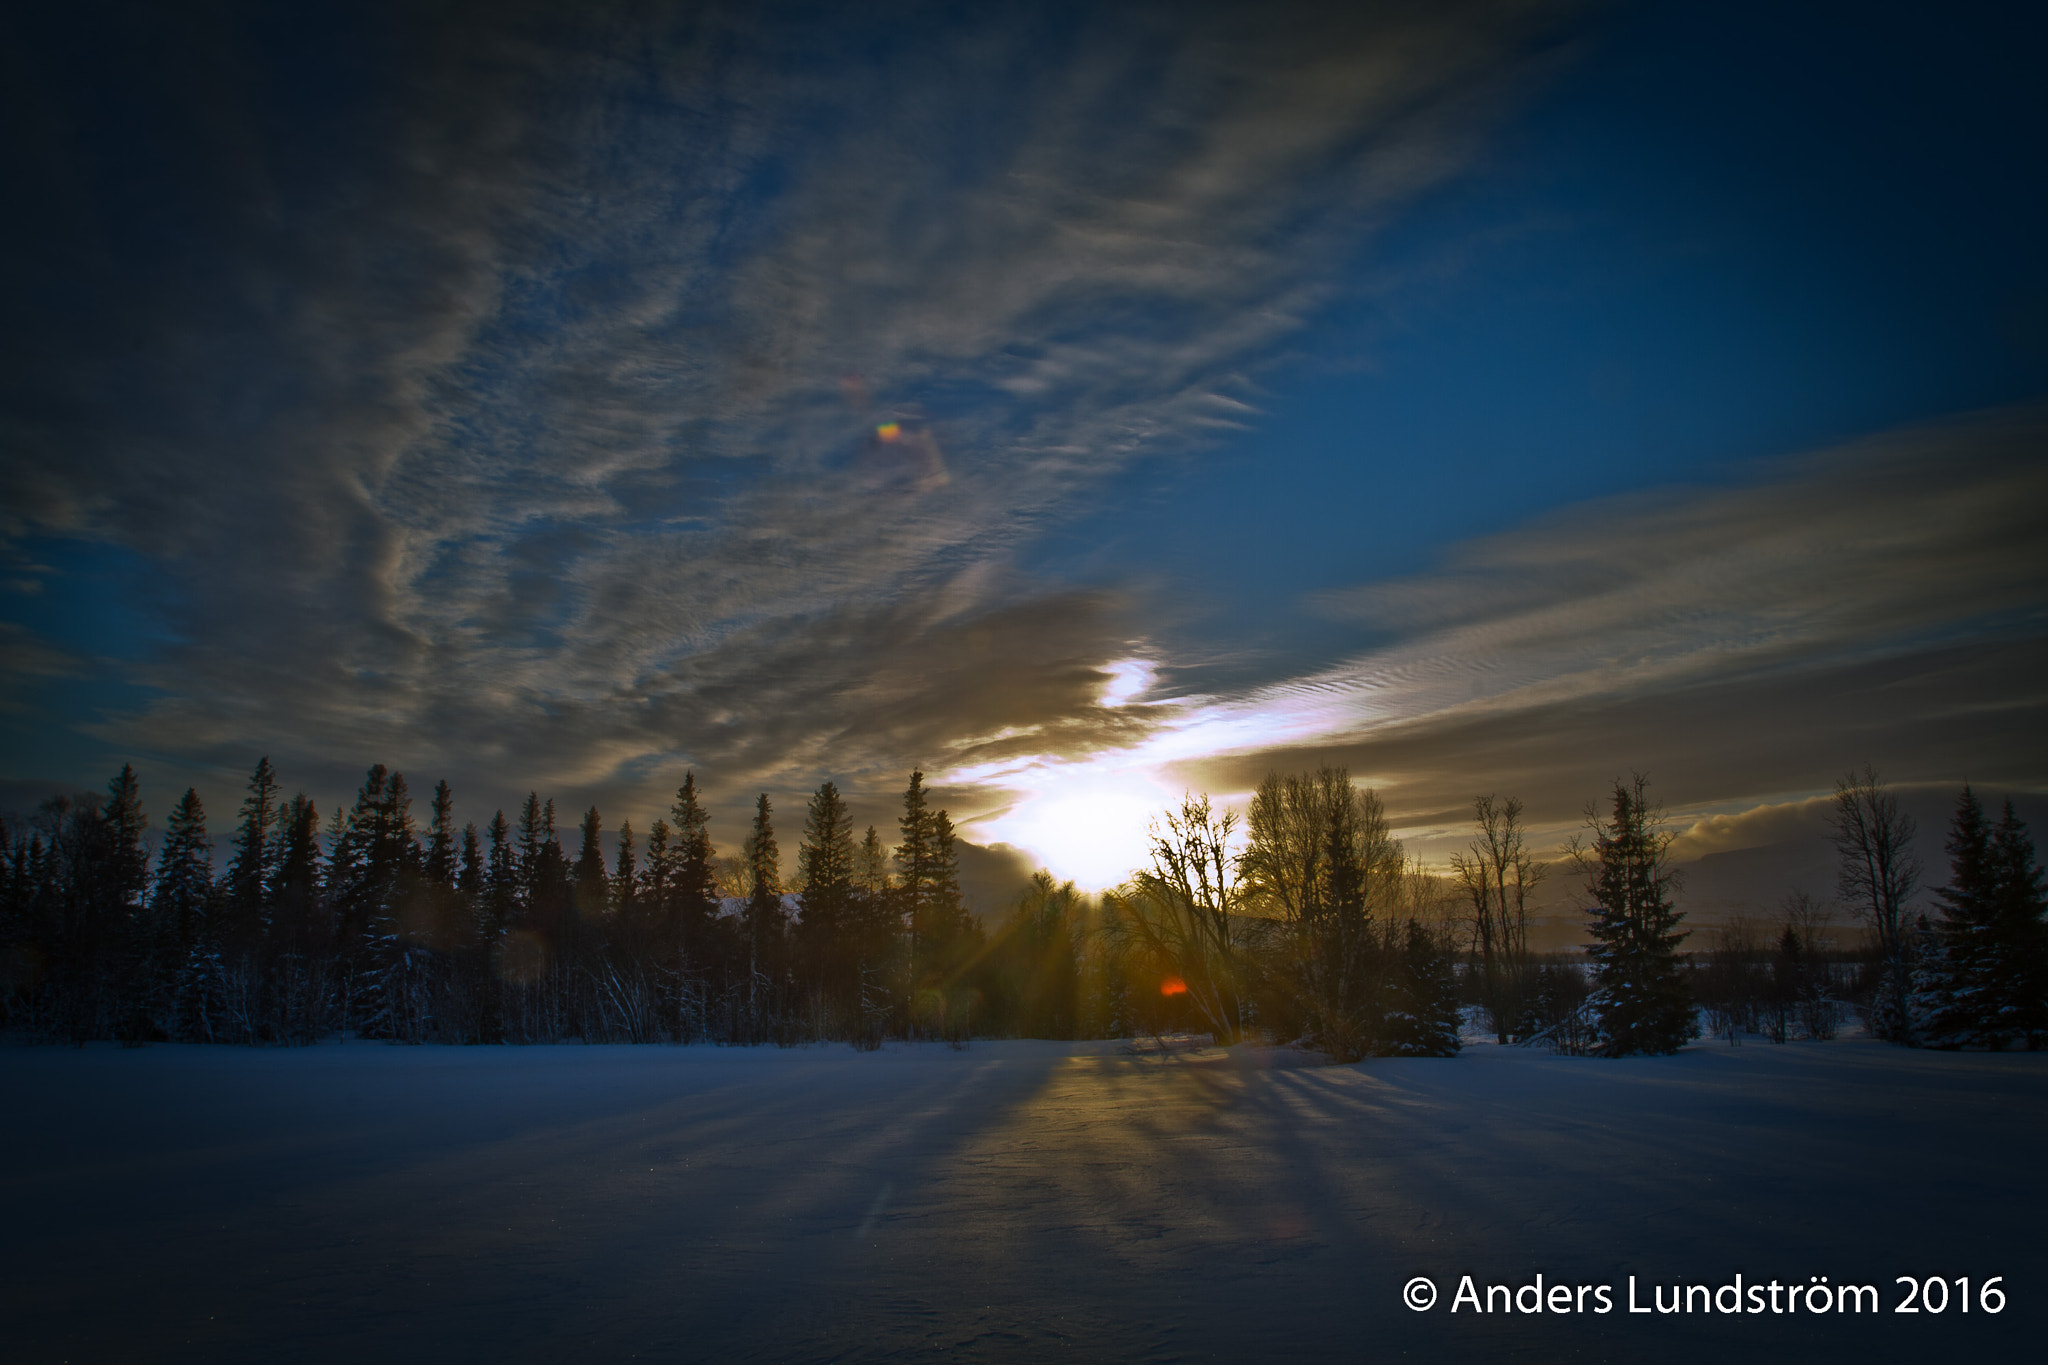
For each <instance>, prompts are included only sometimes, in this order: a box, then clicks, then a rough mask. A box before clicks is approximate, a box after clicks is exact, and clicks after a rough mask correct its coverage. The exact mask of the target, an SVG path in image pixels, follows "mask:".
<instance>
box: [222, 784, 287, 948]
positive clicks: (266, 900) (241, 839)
mask: <svg viewBox="0 0 2048 1365" xmlns="http://www.w3.org/2000/svg"><path fill="white" fill-rule="evenodd" d="M277 791H278V787H277V772H276V770H275V769H273V768H272V767H271V766H270V759H269V757H268V755H266V756H265V757H263V758H261V759H258V760H257V763H256V771H255V772H253V773H251V774H250V776H249V787H248V793H249V794H248V795H247V796H245V797H243V798H242V815H241V822H240V824H239V825H238V826H237V827H236V830H235V852H234V857H233V858H232V859H231V860H230V861H229V863H228V870H227V875H226V877H225V878H223V881H224V883H225V885H224V886H223V888H222V890H223V896H222V900H223V911H224V922H223V923H222V925H221V935H220V936H221V942H222V943H223V944H225V945H226V946H227V947H228V948H230V949H231V950H232V951H235V952H247V951H248V950H249V949H251V948H253V947H254V946H255V945H256V944H257V943H258V942H259V941H260V940H261V939H262V937H263V935H264V931H265V929H266V927H267V924H268V921H269V918H270V888H271V876H272V872H273V870H274V868H275V865H276V860H277V854H278V848H277V829H276V826H277V823H278V821H279V820H280V819H282V818H283V811H282V810H281V809H280V808H279V806H278V803H277Z"/></svg>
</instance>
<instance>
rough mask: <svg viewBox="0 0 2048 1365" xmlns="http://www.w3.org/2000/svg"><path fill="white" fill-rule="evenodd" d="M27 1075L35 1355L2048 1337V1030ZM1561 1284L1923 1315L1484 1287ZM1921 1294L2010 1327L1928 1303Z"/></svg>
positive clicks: (1975, 1352)
mask: <svg viewBox="0 0 2048 1365" xmlns="http://www.w3.org/2000/svg"><path fill="white" fill-rule="evenodd" d="M0 1084H4V1087H5V1094H6V1096H7V1104H6V1113H7V1118H6V1121H5V1124H4V1138H0V1143H4V1158H5V1164H4V1167H0V1169H4V1171H5V1172H6V1174H5V1177H4V1181H5V1183H4V1188H0V1195H4V1198H5V1201H6V1205H5V1206H6V1208H7V1210H8V1216H7V1218H6V1219H5V1220H4V1222H0V1228H4V1231H0V1285H4V1288H0V1293H4V1295H5V1298H4V1312H0V1319H4V1330H5V1338H6V1340H7V1349H6V1351H5V1355H6V1357H7V1359H9V1360H10V1361H15V1362H35V1361H46V1360H47V1361H60V1360H69V1361H87V1360H123V1361H141V1360H151V1361H188V1360H189V1361H200V1360H204V1361H251V1362H256V1361H262V1362H270V1361H278V1360H300V1361H347V1362H365V1361H369V1362H389V1361H410V1360H450V1361H455V1360H465V1361H466V1360H491V1361H564V1360H624V1359H628V1358H640V1359H651V1360H678V1361H698V1360H701V1361H721V1362H724V1361H756V1360H758V1361H877V1360H897V1359H908V1360H914V1359H935V1358H940V1357H942V1356H943V1357H946V1358H951V1359H966V1360H979V1359H989V1360H997V1359H1000V1360H1016V1361H1040V1360H1102V1361H1174V1360H1225V1361H1268V1360H1304V1361H1309V1360H1313V1361H1334V1360H1349V1361H1363V1360H1381V1359H1389V1358H1395V1357H1399V1356H1401V1355H1402V1354H1404V1353H1405V1354H1407V1355H1409V1356H1411V1357H1415V1358H1431V1359H1448V1360H1463V1359H1505V1358H1513V1359H1526V1360H1556V1359H1577V1358H1586V1359H1602V1358H1610V1359H1659V1360H1700V1361H1707V1360H1712V1361H1716V1362H1725V1361H1727V1360H1731V1359H1791V1358H1794V1357H1801V1358H1807V1359H1813V1360H1838V1359H1839V1360H1854V1361H1857V1362H1859V1365H1860V1363H1861V1362H1868V1361H1882V1360H1894V1359H1896V1360H1924V1359H1936V1358H1947V1359H1963V1360H1999V1359H2007V1360H2009V1359H2020V1358H2030V1352H2028V1351H2026V1350H2024V1349H2022V1343H2024V1342H2027V1341H2029V1340H2038V1338H2039V1335H2040V1332H2041V1329H2042V1328H2043V1326H2044V1325H2048V1313H2044V1311H2043V1308H2042V1304H2043V1299H2044V1296H2048V1282H2044V1275H2043V1271H2044V1269H2048V1262H2044V1253H2043V1251H2042V1239H2041V1236H2040V1231H2041V1229H2040V1223H2041V1218H2042V1215H2043V1213H2044V1212H2048V1197H2044V1195H2048V1177H2044V1174H2043V1164H2042V1162H2041V1159H2040V1152H2039V1147H2038V1138H2039V1135H2040V1134H2041V1133H2042V1132H2044V1131H2048V1054H1931V1053H1919V1052H1910V1051H1906V1050H1904V1049H1899V1048H1893V1047H1888V1046H1885V1045H1882V1044H1879V1043H1874V1042H1869V1041H1863V1040H1847V1041H1840V1042H1834V1043H1826V1044H1793V1045H1789V1046H1784V1047H1767V1046H1761V1045H1751V1046H1746V1047H1741V1048H1729V1047H1727V1046H1725V1045H1722V1046H1719V1047H1715V1046H1710V1045H1697V1046H1694V1047H1690V1048H1687V1049H1685V1050H1684V1051H1682V1052H1680V1053H1679V1054H1677V1055H1675V1056H1670V1057H1656V1058H1634V1059H1628V1060H1623V1061H1606V1060H1597V1059H1590V1058H1567V1057H1556V1056H1550V1055H1547V1054H1542V1053H1535V1052H1530V1051H1526V1050H1522V1049H1516V1048H1493V1047H1487V1048H1475V1049H1473V1050H1472V1051H1471V1052H1469V1053H1467V1054H1466V1055H1465V1056H1463V1057H1459V1058H1451V1059H1427V1058H1413V1059H1400V1060H1375V1061H1368V1062H1364V1063H1361V1064H1359V1065H1355V1066H1325V1065H1319V1064H1318V1059H1316V1058H1315V1057H1313V1056H1309V1055H1305V1054H1301V1053H1294V1052H1289V1051H1286V1050H1274V1049H1256V1048H1250V1047H1242V1048H1237V1049H1232V1050H1230V1051H1228V1052H1224V1051H1219V1050H1216V1049H1214V1048H1207V1047H1197V1046H1195V1045H1194V1044H1193V1043H1192V1042H1190V1043H1187V1044H1184V1045H1183V1046H1181V1047H1179V1048H1172V1047H1169V1048H1168V1049H1167V1050H1165V1051H1164V1052H1162V1051H1160V1050H1159V1049H1157V1048H1156V1047H1149V1046H1148V1047H1147V1048H1146V1049H1141V1050H1135V1051H1134V1050H1132V1049H1129V1048H1127V1047H1124V1046H1123V1045H1119V1044H1114V1043H1042V1042H998V1043H976V1044H974V1045H973V1046H972V1047H971V1048H968V1049H967V1050H965V1051H954V1050H952V1049H949V1048H946V1047H943V1046H924V1047H910V1046H901V1047H891V1048H887V1049H884V1050H883V1051H881V1052H878V1053H873V1054H859V1053H855V1052H852V1051H850V1050H848V1049H845V1048H843V1047H819V1048H810V1049H799V1050H791V1051H777V1050H773V1049H766V1048H757V1049H720V1048H709V1047H696V1048H676V1047H637V1048H635V1047H576V1046H564V1047H535V1048H467V1049H460V1048H441V1047H418V1048H405V1047H392V1046H382V1045H376V1044H357V1043H349V1044H343V1045H335V1044H329V1045H324V1046H321V1047H316V1048H311V1049H305V1050H293V1051H285V1050H281V1049H279V1050H267V1051H259V1050H246V1049H237V1048H227V1047H182V1046H159V1047H152V1048H146V1049H140V1050H122V1049H118V1048H113V1047H106V1048H97V1047H95V1048H87V1049H85V1050H83V1051H73V1050H67V1049H57V1048H8V1049H4V1050H0ZM1539 1271H1540V1272H1541V1273H1542V1274H1543V1276H1544V1282H1545V1284H1546V1285H1550V1284H1555V1283H1560V1282H1562V1283H1566V1284H1579V1283H1604V1284H1611V1285H1613V1286H1615V1292H1616V1295H1617V1298H1618V1297H1619V1295H1620V1294H1621V1293H1622V1292H1623V1291H1624V1289H1625V1286H1626V1283H1627V1276H1629V1275H1630V1274H1634V1275H1636V1276H1638V1277H1639V1282H1640V1284H1641V1286H1642V1293H1643V1295H1644V1296H1645V1298H1646V1299H1647V1295H1648V1291H1649V1286H1650V1285H1651V1284H1652V1283H1657V1284H1664V1285H1667V1286H1668V1285H1669V1284H1671V1283H1674V1282H1683V1283H1688V1284H1707V1285H1720V1284H1724V1283H1726V1282H1728V1281H1729V1280H1731V1279H1732V1277H1733V1276H1734V1275H1735V1274H1736V1273H1737V1272H1738V1271H1739V1272H1741V1273H1742V1274H1743V1276H1744V1278H1745V1282H1756V1281H1767V1280H1769V1279H1770V1278H1772V1277H1776V1278H1778V1279H1779V1280H1781V1281H1786V1282H1792V1281H1798V1282H1802V1283H1803V1282H1805V1281H1806V1280H1807V1278H1808V1277H1809V1276H1818V1275H1826V1276H1828V1277H1830V1280H1831V1282H1832V1283H1834V1284H1840V1283H1843V1282H1844V1281H1853V1282H1856V1283H1871V1284H1875V1285H1877V1286H1878V1288H1879V1292H1880V1294H1881V1296H1882V1299H1883V1303H1884V1306H1885V1309H1886V1310H1887V1311H1885V1312H1884V1313H1883V1314H1881V1315H1879V1316H1876V1317H1868V1316H1865V1317H1860V1318H1843V1317H1839V1316H1834V1317H1828V1318H1826V1319H1819V1320H1816V1319H1814V1318H1812V1317H1810V1316H1807V1315H1804V1314H1802V1315H1800V1316H1797V1317H1787V1316H1782V1315H1781V1316H1776V1317H1773V1316H1769V1315H1764V1316H1757V1317H1750V1316H1744V1317H1719V1316H1707V1315H1701V1314H1693V1315H1689V1316H1687V1315H1679V1316H1659V1315H1654V1314H1652V1315H1629V1314H1627V1313H1625V1312H1620V1311H1617V1312H1616V1313H1614V1314H1611V1315H1609V1316H1606V1317H1596V1316H1591V1315H1588V1316H1577V1315H1568V1316H1560V1315H1557V1314H1544V1315H1541V1316H1538V1315H1528V1316H1522V1315H1513V1314H1493V1315H1490V1316H1480V1315H1475V1314H1473V1313H1472V1312H1471V1311H1470V1310H1469V1309H1468V1310H1465V1311H1462V1312H1460V1313H1457V1314H1455V1315H1454V1314H1452V1313H1451V1312H1450V1303H1451V1298H1452V1294H1453V1292H1454V1291H1455V1288H1456V1285H1457V1282H1458V1278H1459V1277H1460V1276H1461V1275H1463V1274H1466V1273H1469V1274H1472V1275H1473V1276H1474V1277H1475V1279H1476V1281H1477V1282H1478V1284H1480V1285H1481V1286H1483V1285H1485V1284H1487V1283H1489V1282H1491V1283H1499V1284H1507V1285H1522V1284H1527V1283H1530V1282H1532V1281H1533V1279H1534V1277H1535V1275H1536V1274H1537V1273H1538V1272H1539ZM1414 1275H1428V1276H1430V1277H1432V1278H1433V1279H1435V1280H1436V1282H1437V1284H1438V1287H1439V1290H1440V1293H1441V1296H1442V1297H1441V1298H1440V1299H1439V1301H1438V1304H1437V1306H1436V1308H1435V1309H1434V1310H1432V1311H1430V1312H1427V1313H1416V1312H1412V1311H1410V1310H1409V1309H1408V1308H1406V1307H1405V1306H1403V1304H1402V1302H1401V1298H1400V1294H1401V1289H1402V1286H1403V1284H1404V1283H1405V1282H1406V1281H1407V1280H1408V1279H1409V1277H1410V1276H1414ZM1899 1275H1914V1276H1919V1277H1925V1276H1929V1275H1941V1276H1945V1277H1948V1278H1950V1280H1951V1281H1952V1280H1953V1278H1954V1277H1956V1276H1960V1275H1968V1276H1971V1277H1972V1280H1973V1283H1974V1282H1975V1281H1976V1280H1977V1279H1981V1278H1982V1277H1985V1276H1990V1275H2003V1276H2005V1277H2006V1278H2005V1282H2004V1285H2003V1288H2004V1289H2005V1291H2006V1293H2007V1296H2008V1307H2007V1308H2006V1310H2005V1312H2004V1313H2003V1314H2001V1315H1999V1316H1996V1317H1989V1316H1986V1315H1985V1314H1984V1313H1982V1312H1981V1311H1977V1312H1972V1313H1970V1314H1968V1315H1967V1316H1965V1315H1963V1314H1962V1313H1960V1312H1958V1311H1956V1310H1955V1309H1954V1308H1951V1309H1950V1311H1948V1312H1947V1313H1945V1314H1943V1315H1941V1316H1931V1315H1926V1314H1922V1315H1918V1316H1899V1315H1894V1314H1892V1313H1891V1312H1890V1311H1889V1309H1890V1307H1891V1306H1892V1305H1893V1304H1894V1303H1896V1302H1897V1301H1898V1298H1899V1296H1900V1293H1901V1292H1902V1291H1901V1290H1900V1289H1898V1288H1897V1287H1896V1286H1894V1284H1893V1279H1894V1277H1896V1276H1899Z"/></svg>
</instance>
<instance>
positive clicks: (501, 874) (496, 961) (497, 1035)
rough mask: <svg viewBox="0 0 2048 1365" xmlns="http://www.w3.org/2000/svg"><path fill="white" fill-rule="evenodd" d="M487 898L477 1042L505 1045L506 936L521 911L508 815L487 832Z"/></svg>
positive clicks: (480, 903)
mask: <svg viewBox="0 0 2048 1365" xmlns="http://www.w3.org/2000/svg"><path fill="white" fill-rule="evenodd" d="M485 837H486V839H487V841H488V852H487V853H486V855H485V859H484V885H483V894H482V895H481V896H480V897H478V899H477V908H478V915H477V921H478V922H477V942H478V954H477V956H478V959H479V968H480V970H479V973H478V980H479V990H480V991H481V998H480V999H479V1000H478V1002H477V1041H478V1042H480V1043H502V1042H504V1041H505V990H504V985H503V980H504V969H505V961H504V955H505V934H506V931H507V930H508V929H509V928H510V927H511V925H512V920H513V917H514V916H515V915H516V914H517V913H518V907H519V864H518V859H517V856H516V855H515V853H514V851H513V848H512V827H511V825H509V824H508V823H507V822H506V820H505V812H504V811H502V810H501V811H498V812H497V813H496V814H494V815H492V817H491V823H490V825H489V827H488V829H487V832H486V836H485Z"/></svg>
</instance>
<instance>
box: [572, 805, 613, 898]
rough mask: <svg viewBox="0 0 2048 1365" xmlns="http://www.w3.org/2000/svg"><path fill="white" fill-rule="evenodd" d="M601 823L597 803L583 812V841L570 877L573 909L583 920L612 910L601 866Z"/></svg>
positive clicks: (602, 866)
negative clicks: (572, 886) (574, 897)
mask: <svg viewBox="0 0 2048 1365" xmlns="http://www.w3.org/2000/svg"><path fill="white" fill-rule="evenodd" d="M602 833H603V824H602V821H601V819H600V817H599V816H598V813H597V807H596V806H592V807H591V808H590V809H589V810H587V811H585V812H584V813H583V825H582V835H583V842H582V843H581V844H580V845H579V846H578V847H577V850H576V863H575V866H574V867H572V868H571V869H570V870H569V877H570V880H571V882H572V883H573V885H574V886H575V894H576V913H577V914H578V915H579V916H580V917H581V918H583V919H584V920H595V919H602V918H604V917H605V916H606V915H608V914H610V913H611V903H612V887H611V879H610V878H609V877H608V876H606V875H605V870H604V844H603V842H602V837H601V836H602Z"/></svg>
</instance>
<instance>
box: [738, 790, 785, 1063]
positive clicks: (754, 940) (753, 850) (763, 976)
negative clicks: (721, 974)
mask: <svg viewBox="0 0 2048 1365" xmlns="http://www.w3.org/2000/svg"><path fill="white" fill-rule="evenodd" d="M770 814H771V811H770V808H769V804H768V793H766V792H762V793H761V796H760V799H759V800H758V801H756V802H755V803H754V822H753V825H752V826H751V827H750V828H749V829H748V831H747V840H746V843H745V844H744V845H743V846H742V852H741V857H742V858H743V859H744V860H745V863H746V888H747V899H746V905H745V907H744V909H743V910H742V911H741V927H742V931H743V932H744V933H745V934H746V940H747V1014H748V1020H749V1026H750V1028H751V1029H753V1030H761V1029H764V1028H766V1027H767V1026H768V1022H769V1020H768V1015H769V1012H770V1011H773V1010H776V1008H777V1006H778V1005H779V1004H780V1001H779V999H778V996H779V994H780V992H779V990H778V989H777V988H778V987H779V985H780V984H781V981H782V977H783V970H782V966H783V944H784V931H785V928H786V926H785V920H784V915H783V911H782V870H781V862H780V858H779V856H778V854H777V850H776V847H775V827H774V826H773V824H771V823H770V820H769V816H770Z"/></svg>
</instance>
